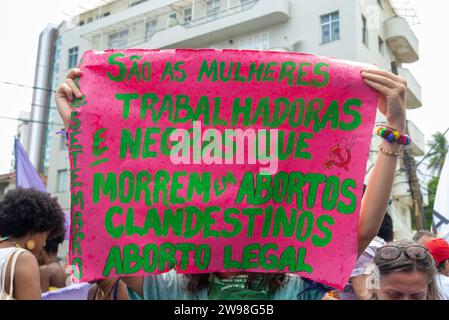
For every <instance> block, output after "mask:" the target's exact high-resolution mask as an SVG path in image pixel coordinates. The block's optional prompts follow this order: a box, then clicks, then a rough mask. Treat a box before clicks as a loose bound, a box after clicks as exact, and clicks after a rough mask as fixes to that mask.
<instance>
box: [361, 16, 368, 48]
mask: <svg viewBox="0 0 449 320" xmlns="http://www.w3.org/2000/svg"><path fill="white" fill-rule="evenodd" d="M362 41H363V43H364V44H365V45H366V46H367V47H368V26H367V23H366V17H365V16H364V15H362Z"/></svg>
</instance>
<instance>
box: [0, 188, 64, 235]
mask: <svg viewBox="0 0 449 320" xmlns="http://www.w3.org/2000/svg"><path fill="white" fill-rule="evenodd" d="M64 220H65V216H64V212H63V211H62V209H61V207H60V206H59V204H58V202H57V201H56V198H52V197H51V196H50V194H49V193H44V192H41V191H38V190H35V189H23V188H19V189H15V190H10V191H8V193H7V194H6V195H5V197H4V198H3V201H2V202H0V235H1V236H3V237H7V236H13V237H16V238H20V237H23V236H25V235H27V234H28V233H31V234H35V233H42V232H49V236H48V238H52V237H54V236H55V235H60V234H64V232H65V230H64Z"/></svg>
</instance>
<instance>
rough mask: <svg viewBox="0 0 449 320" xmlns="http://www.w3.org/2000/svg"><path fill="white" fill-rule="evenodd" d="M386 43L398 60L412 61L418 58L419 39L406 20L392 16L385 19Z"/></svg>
mask: <svg viewBox="0 0 449 320" xmlns="http://www.w3.org/2000/svg"><path fill="white" fill-rule="evenodd" d="M385 34H386V40H387V44H388V46H389V47H390V49H391V51H392V52H393V54H394V55H395V56H396V58H397V59H398V60H399V61H400V62H404V63H412V62H415V61H417V60H418V59H419V41H418V39H417V38H416V36H415V34H414V33H413V30H412V29H411V27H410V25H409V24H408V22H407V20H405V19H404V18H402V17H392V18H389V19H388V20H386V21H385Z"/></svg>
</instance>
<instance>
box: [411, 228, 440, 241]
mask: <svg viewBox="0 0 449 320" xmlns="http://www.w3.org/2000/svg"><path fill="white" fill-rule="evenodd" d="M424 236H427V237H433V238H436V237H437V236H436V235H435V233H433V232H430V231H427V230H419V231H417V232H416V233H415V235H414V236H413V241H415V242H418V241H419V240H421V238H422V237H424Z"/></svg>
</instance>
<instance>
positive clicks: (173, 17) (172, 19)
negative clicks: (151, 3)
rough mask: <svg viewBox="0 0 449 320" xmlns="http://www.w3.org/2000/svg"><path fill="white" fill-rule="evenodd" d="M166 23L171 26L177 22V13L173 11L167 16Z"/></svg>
mask: <svg viewBox="0 0 449 320" xmlns="http://www.w3.org/2000/svg"><path fill="white" fill-rule="evenodd" d="M167 23H168V26H169V27H173V26H176V25H177V24H178V15H177V14H176V12H173V13H171V14H170V15H169V16H168V20H167Z"/></svg>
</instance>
